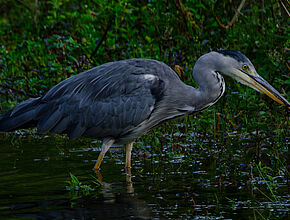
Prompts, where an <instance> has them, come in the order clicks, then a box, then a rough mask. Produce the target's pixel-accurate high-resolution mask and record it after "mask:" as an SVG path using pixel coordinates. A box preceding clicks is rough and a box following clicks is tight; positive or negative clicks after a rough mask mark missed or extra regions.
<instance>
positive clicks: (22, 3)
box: [16, 0, 33, 11]
mask: <svg viewBox="0 0 290 220" xmlns="http://www.w3.org/2000/svg"><path fill="white" fill-rule="evenodd" d="M16 1H18V2H19V3H20V4H21V5H23V6H24V7H25V8H26V9H28V10H29V11H33V9H32V8H31V7H30V6H29V5H27V4H25V3H24V2H23V1H21V0H16Z"/></svg>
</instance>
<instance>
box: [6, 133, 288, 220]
mask: <svg viewBox="0 0 290 220" xmlns="http://www.w3.org/2000/svg"><path fill="white" fill-rule="evenodd" d="M24 135H26V134H24ZM165 136H166V135H165ZM232 136H234V137H235V136H236V135H232ZM0 138H1V143H0V216H2V217H3V218H24V219H25V218H27V219H187V218H188V219H200V218H201V219H237V218H238V219H254V218H258V219H260V218H261V219H263V218H265V219H267V218H284V217H285V218H286V216H287V212H288V211H289V205H288V204H289V198H288V197H287V190H288V188H287V180H286V179H285V177H283V176H282V177H279V176H277V177H275V181H276V183H277V187H276V188H275V196H276V200H275V199H274V197H273V196H272V194H271V193H270V191H269V189H268V188H267V185H266V184H265V181H263V179H262V178H261V176H257V175H256V176H252V177H251V171H250V168H249V164H248V163H246V162H245V161H243V160H244V157H243V156H242V155H243V154H244V152H243V151H241V150H238V149H240V147H239V148H234V147H233V149H231V150H225V149H223V148H221V147H219V146H217V145H215V144H214V143H211V141H208V140H205V142H206V143H207V144H209V145H211V146H209V147H208V148H206V144H205V143H204V144H203V147H204V148H203V149H200V148H197V147H196V146H195V147H192V148H191V144H190V143H182V142H180V143H175V145H170V144H169V143H167V144H168V145H167V146H164V147H163V150H162V151H161V152H157V153H156V152H153V151H150V147H146V146H145V147H144V146H142V142H140V143H137V146H139V147H135V149H134V154H133V156H132V158H133V163H132V165H133V168H132V170H131V176H130V175H128V174H126V172H125V169H124V161H125V154H124V150H123V149H122V148H114V149H113V150H112V151H111V152H109V153H108V154H107V155H106V157H105V159H104V161H103V163H102V166H101V168H102V169H101V173H100V174H98V175H97V174H95V173H94V171H93V170H92V168H93V166H94V163H95V161H96V159H97V156H98V152H97V150H96V149H97V147H99V146H100V144H99V143H95V144H92V143H91V142H90V140H88V139H81V140H78V141H71V142H69V141H66V140H64V139H62V138H59V137H57V136H52V137H49V136H35V135H33V136H29V135H28V136H27V137H25V136H23V134H22V135H21V134H15V137H13V136H12V137H11V136H9V137H5V136H4V135H2V136H0ZM209 139H210V138H209ZM176 144H177V147H176ZM183 144H184V145H185V146H186V148H184V147H183V146H182V145H183ZM232 144H233V145H234V143H232ZM179 145H180V146H179ZM172 146H175V147H174V149H173V150H172ZM93 147H96V149H95V150H94V149H93ZM142 149H143V150H142ZM144 149H145V150H144ZM146 149H147V150H146ZM207 149H208V150H207ZM70 173H72V174H73V175H75V176H76V177H77V178H78V179H79V180H80V181H81V182H82V183H83V184H87V185H90V186H91V187H92V188H94V190H93V191H89V192H88V194H87V195H85V194H83V193H81V192H76V191H75V192H72V191H69V190H67V186H68V183H67V181H70V180H71V178H70ZM96 177H97V178H99V179H100V178H102V185H101V186H97V185H94V184H93V181H94V180H95V178H96ZM130 177H131V181H132V182H130V181H128V180H129V179H130Z"/></svg>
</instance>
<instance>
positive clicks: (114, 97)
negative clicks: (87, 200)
mask: <svg viewBox="0 0 290 220" xmlns="http://www.w3.org/2000/svg"><path fill="white" fill-rule="evenodd" d="M221 74H224V75H228V76H230V77H232V78H234V79H235V80H237V81H238V82H240V83H242V84H245V85H247V86H249V87H251V88H253V89H255V90H258V91H260V92H263V93H265V94H266V95H268V96H269V97H270V98H272V99H273V100H275V101H276V102H278V103H280V104H284V105H286V106H287V107H288V108H289V107H290V104H289V102H288V101H287V100H286V99H285V98H284V97H283V96H282V95H281V94H280V93H279V92H278V91H277V90H275V89H274V88H273V87H272V86H271V85H270V84H269V83H268V82H267V81H266V80H264V79H263V78H262V77H261V76H259V75H258V74H257V72H256V70H255V68H254V66H253V64H252V63H251V61H250V60H249V59H248V58H247V57H246V56H245V55H243V54H242V53H240V52H237V51H232V50H219V51H213V52H210V53H207V54H205V55H203V56H201V57H200V58H199V59H198V60H197V62H196V64H195V66H194V68H193V78H194V79H195V81H196V83H197V85H198V88H194V87H192V86H189V85H186V84H184V83H183V82H182V81H181V80H180V79H179V77H178V75H177V74H176V73H175V72H174V71H173V70H172V69H171V68H170V67H169V66H167V65H166V64H164V63H162V62H160V61H156V60H152V59H129V60H122V61H117V62H110V63H106V64H103V65H100V66H97V67H95V68H93V69H90V70H88V71H85V72H82V73H79V74H77V75H74V76H72V77H70V78H68V79H66V80H64V81H62V82H60V83H59V84H57V85H56V86H54V87H53V88H52V89H50V90H49V91H48V92H47V93H46V94H45V95H44V96H42V97H38V98H33V99H29V100H27V101H24V102H22V103H20V104H19V105H18V106H16V107H15V108H13V109H11V110H9V111H7V112H5V113H3V114H2V115H0V131H4V132H8V131H13V130H15V129H22V128H30V127H37V130H38V132H39V133H44V132H48V131H50V132H52V133H57V134H67V135H68V137H69V138H71V139H74V138H78V137H80V136H84V137H91V138H97V139H102V140H103V144H102V150H101V152H100V154H99V157H98V160H97V162H96V164H95V167H94V168H95V169H96V170H97V169H99V168H100V165H101V162H102V160H103V158H104V155H105V153H106V152H107V151H108V149H109V148H110V147H111V146H112V145H113V144H119V145H121V144H125V145H126V167H130V166H131V151H132V146H133V142H134V140H135V139H136V138H137V137H139V136H141V135H143V134H145V133H146V132H147V131H148V130H150V129H151V128H153V127H155V126H157V125H159V124H160V123H162V122H165V121H167V120H171V119H174V118H179V117H182V116H185V115H189V114H193V113H195V112H198V111H201V110H203V109H205V108H208V107H210V106H212V105H213V104H215V103H216V102H217V101H218V100H219V99H220V98H221V96H222V95H223V93H224V91H225V82H224V78H223V77H222V75H221Z"/></svg>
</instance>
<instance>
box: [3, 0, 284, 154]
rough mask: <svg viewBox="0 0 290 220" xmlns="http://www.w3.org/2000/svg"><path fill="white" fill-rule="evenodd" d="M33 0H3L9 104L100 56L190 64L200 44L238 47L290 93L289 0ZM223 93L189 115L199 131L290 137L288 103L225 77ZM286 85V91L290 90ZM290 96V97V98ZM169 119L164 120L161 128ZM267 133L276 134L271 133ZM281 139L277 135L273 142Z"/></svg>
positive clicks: (276, 149)
mask: <svg viewBox="0 0 290 220" xmlns="http://www.w3.org/2000/svg"><path fill="white" fill-rule="evenodd" d="M239 4H240V2H239V1H232V0H225V1H217V0H210V1H201V0H196V1H193V0H192V1H190V0H188V1H185V0H183V1H181V0H167V1H165V0H164V1H156V0H148V1H145V0H141V1H129V0H126V1H125V0H123V1H111V0H93V1H76V0H72V1H68V0H64V1H60V0H50V1H37V0H35V1H33V0H17V1H9V0H1V4H0V45H1V46H0V70H1V75H0V95H1V96H0V101H1V109H0V110H2V111H4V110H6V109H7V108H9V107H12V106H14V105H15V104H16V103H18V102H21V101H23V100H25V99H27V98H29V97H37V96H41V95H43V94H44V93H45V92H47V91H48V90H49V88H51V87H52V86H54V85H55V84H57V83H58V82H60V81H61V80H64V79H66V78H67V77H69V76H71V75H74V74H77V73H79V72H82V71H84V70H87V69H90V68H92V67H94V66H97V65H100V64H103V63H106V62H110V61H116V60H122V59H128V58H133V57H138V58H153V59H157V60H161V61H163V62H165V63H167V64H168V65H170V66H172V67H174V66H175V65H179V66H180V67H182V68H183V70H184V76H183V80H184V81H185V82H186V83H188V84H191V85H195V84H194V82H193V81H192V77H191V70H192V68H193V66H194V63H195V62H196V60H197V59H198V57H200V56H201V55H202V54H204V53H206V52H209V51H211V50H217V49H232V50H238V51H241V52H243V53H244V54H246V55H247V56H248V57H249V58H250V59H251V60H252V62H253V63H254V65H255V67H256V69H257V71H258V73H259V74H260V75H262V76H263V77H264V78H265V79H266V80H267V81H268V82H269V83H270V84H272V85H273V86H274V87H275V88H277V89H278V90H279V91H280V92H281V93H282V94H284V95H285V97H286V98H288V97H289V82H290V80H289V17H288V15H287V13H289V12H288V11H287V8H285V4H284V3H283V1H278V0H267V1H263V0H262V1H246V2H245V4H244V5H243V8H242V9H241V11H240V13H239V14H238V16H237V19H235V20H234V22H233V23H232V25H231V26H230V27H229V28H227V29H226V28H224V27H222V26H221V25H220V24H219V23H222V24H224V25H226V24H228V23H229V22H230V21H231V19H232V18H233V16H234V15H235V13H236V10H237V8H238V7H239ZM226 84H227V89H226V93H225V95H224V97H223V98H222V99H221V100H220V101H219V102H218V103H217V104H216V105H215V106H213V107H211V108H210V109H207V110H205V111H204V112H202V113H199V114H198V115H195V116H192V117H189V119H185V120H186V121H187V122H189V124H192V123H193V122H194V125H193V126H195V128H196V129H197V132H201V133H205V132H209V133H214V136H215V137H216V136H218V137H219V138H221V139H220V140H221V141H224V140H225V139H224V137H223V135H224V134H225V133H226V132H232V131H234V132H242V133H244V134H245V133H246V134H247V135H246V138H248V139H250V140H254V141H253V142H254V144H253V146H254V147H256V145H258V146H266V147H267V148H268V149H270V152H271V153H272V154H274V155H278V154H281V152H282V153H283V152H284V153H285V152H286V151H287V145H288V143H289V140H288V137H289V121H288V115H287V109H285V108H284V107H283V106H279V105H278V104H277V103H274V101H272V100H271V99H269V98H268V97H267V96H265V95H261V94H259V93H257V92H256V91H253V90H251V89H248V88H246V87H244V86H241V85H239V84H237V83H233V80H231V79H227V83H226ZM287 92H288V96H287V94H286V93H287ZM288 99H289V98H288ZM160 129H162V128H160ZM265 137H270V138H268V139H267V141H263V140H265ZM273 143H275V144H273Z"/></svg>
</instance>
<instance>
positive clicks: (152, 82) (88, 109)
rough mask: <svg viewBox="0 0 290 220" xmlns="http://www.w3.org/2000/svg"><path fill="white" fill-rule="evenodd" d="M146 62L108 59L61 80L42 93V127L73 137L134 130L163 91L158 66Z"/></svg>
mask: <svg viewBox="0 0 290 220" xmlns="http://www.w3.org/2000/svg"><path fill="white" fill-rule="evenodd" d="M145 61H146V60H145ZM145 61H144V62H145ZM144 62H142V60H125V61H118V62H113V63H107V64H103V65H101V66H98V67H96V68H93V69H91V70H89V71H86V72H83V73H80V74H78V75H75V76H72V77H70V78H68V79H66V80H64V81H62V82H61V83H59V84H57V85H56V86H55V87H53V88H52V89H51V90H49V91H48V93H47V94H46V95H45V96H44V97H42V99H41V102H42V105H41V106H40V109H39V111H38V112H39V116H38V126H37V127H38V131H39V132H46V131H52V132H55V133H66V134H68V136H69V137H70V138H77V137H79V136H87V137H95V138H103V137H112V138H118V137H119V136H121V135H123V134H125V133H126V132H129V131H130V130H132V129H133V128H134V127H136V126H138V125H139V124H140V123H142V122H143V121H144V120H146V119H147V118H149V117H150V114H151V113H152V111H153V109H154V106H155V104H156V102H158V100H159V99H161V97H162V94H163V91H164V81H163V80H161V79H160V77H158V75H157V74H156V71H157V69H158V68H157V69H154V68H151V69H150V68H149V67H148V62H149V60H147V61H146V62H145V63H144ZM152 62H153V61H152ZM155 62H158V61H155ZM154 64H156V65H157V64H158V63H154ZM153 66H154V65H152V67H153Z"/></svg>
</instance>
